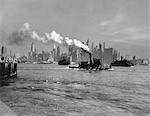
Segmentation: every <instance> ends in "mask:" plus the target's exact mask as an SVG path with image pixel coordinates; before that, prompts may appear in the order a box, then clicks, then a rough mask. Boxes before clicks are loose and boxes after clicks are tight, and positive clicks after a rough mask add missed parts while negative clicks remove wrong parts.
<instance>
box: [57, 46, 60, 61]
mask: <svg viewBox="0 0 150 116" xmlns="http://www.w3.org/2000/svg"><path fill="white" fill-rule="evenodd" d="M56 54H57V56H56V57H57V61H59V60H60V47H59V46H57V53H56Z"/></svg>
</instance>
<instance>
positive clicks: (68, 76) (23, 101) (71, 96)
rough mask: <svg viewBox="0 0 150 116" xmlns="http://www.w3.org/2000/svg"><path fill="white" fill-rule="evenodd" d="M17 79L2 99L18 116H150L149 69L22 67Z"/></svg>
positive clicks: (1, 90)
mask: <svg viewBox="0 0 150 116" xmlns="http://www.w3.org/2000/svg"><path fill="white" fill-rule="evenodd" d="M18 68H19V69H18V79H16V80H15V82H14V83H9V86H3V87H1V88H0V97H1V100H2V101H3V102H5V103H6V104H7V105H8V106H10V107H11V108H12V109H13V110H14V111H15V112H16V113H17V114H18V115H19V116H26V115H33V116H34V115H35V116H38V115H39V116H41V115H42V116H148V115H150V77H149V69H150V67H148V66H135V67H132V68H131V67H114V69H115V70H114V71H90V72H89V71H78V70H73V69H68V68H67V67H63V66H57V65H53V64H50V65H40V64H36V65H30V64H25V65H24V64H20V65H19V67H18Z"/></svg>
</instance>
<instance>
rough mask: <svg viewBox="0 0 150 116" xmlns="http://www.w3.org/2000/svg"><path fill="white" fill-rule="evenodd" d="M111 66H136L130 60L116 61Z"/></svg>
mask: <svg viewBox="0 0 150 116" xmlns="http://www.w3.org/2000/svg"><path fill="white" fill-rule="evenodd" d="M111 66H125V67H130V66H134V64H133V63H132V62H130V61H128V60H116V61H114V62H112V63H111Z"/></svg>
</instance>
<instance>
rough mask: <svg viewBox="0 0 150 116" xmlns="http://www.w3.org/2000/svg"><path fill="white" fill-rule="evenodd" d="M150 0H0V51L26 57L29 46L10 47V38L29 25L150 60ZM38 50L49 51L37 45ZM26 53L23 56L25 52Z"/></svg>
mask: <svg viewBox="0 0 150 116" xmlns="http://www.w3.org/2000/svg"><path fill="white" fill-rule="evenodd" d="M148 1H149V0H0V47H1V46H2V45H5V46H7V47H8V48H9V49H12V50H13V51H14V52H19V53H21V54H22V53H23V54H26V53H27V51H29V49H30V48H29V47H30V44H31V43H30V42H31V41H27V42H24V43H23V44H22V45H20V46H18V45H8V42H7V37H8V34H9V33H11V32H12V31H16V30H18V29H19V28H20V27H21V26H22V25H23V23H25V22H28V23H30V25H31V26H32V28H33V29H35V30H37V31H39V32H41V33H44V32H50V31H52V30H55V31H56V32H58V33H60V34H62V35H64V36H69V37H70V38H76V39H79V40H81V41H86V40H87V39H89V40H90V42H92V41H93V42H94V43H95V44H98V42H104V41H105V42H106V46H108V47H113V48H115V49H117V50H119V51H121V52H122V53H123V54H129V55H136V56H139V57H149V56H150V55H148V52H149V50H150V49H149V44H150V41H149V39H150V34H149V30H148V28H149V20H148ZM35 44H36V46H37V50H39V52H40V50H42V49H43V50H46V49H50V47H49V46H48V45H44V44H41V43H39V42H35ZM22 51H23V52H22Z"/></svg>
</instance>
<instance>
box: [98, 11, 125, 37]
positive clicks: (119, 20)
mask: <svg viewBox="0 0 150 116" xmlns="http://www.w3.org/2000/svg"><path fill="white" fill-rule="evenodd" d="M126 19H127V17H126V15H125V14H124V13H123V12H121V11H118V12H117V13H116V15H115V16H114V17H112V18H111V19H110V20H104V21H101V22H100V27H101V29H102V33H101V34H111V33H112V32H114V31H115V30H116V29H118V28H120V26H121V25H122V24H124V22H125V21H126Z"/></svg>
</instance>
